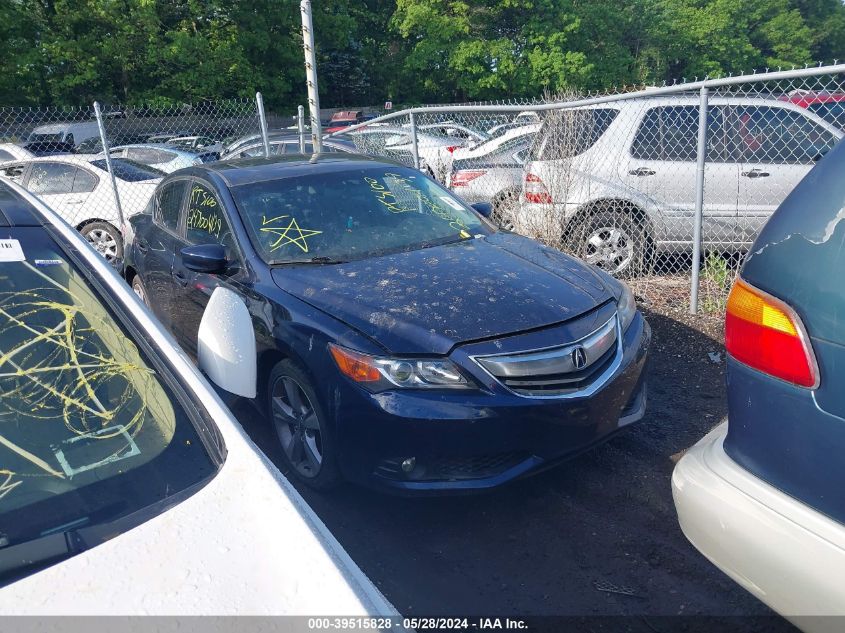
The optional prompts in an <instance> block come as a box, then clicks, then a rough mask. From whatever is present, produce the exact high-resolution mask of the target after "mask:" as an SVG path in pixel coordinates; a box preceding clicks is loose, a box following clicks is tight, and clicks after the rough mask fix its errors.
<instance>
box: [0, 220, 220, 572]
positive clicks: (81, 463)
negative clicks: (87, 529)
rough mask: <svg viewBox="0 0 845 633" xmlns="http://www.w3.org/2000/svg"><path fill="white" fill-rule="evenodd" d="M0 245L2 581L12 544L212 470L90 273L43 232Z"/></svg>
mask: <svg viewBox="0 0 845 633" xmlns="http://www.w3.org/2000/svg"><path fill="white" fill-rule="evenodd" d="M2 237H3V239H2V246H3V251H2V255H0V393H2V394H3V396H2V398H0V584H3V582H4V581H6V580H7V578H6V577H5V576H4V575H3V573H2V572H3V570H6V571H8V570H10V569H14V570H15V571H18V570H17V569H15V568H16V565H15V560H16V559H15V556H16V554H15V552H14V550H15V546H16V545H17V544H20V543H23V542H26V541H30V540H33V539H38V538H39V537H41V536H43V535H44V534H46V533H53V532H56V531H60V530H62V529H64V527H65V526H69V525H74V526H85V525H96V524H103V523H105V522H111V521H114V520H116V519H117V518H119V517H125V516H127V515H129V514H131V513H133V512H135V511H137V510H139V509H141V508H145V507H147V506H150V505H152V504H155V503H157V502H159V501H161V500H163V499H165V498H167V497H170V496H171V495H173V494H176V493H178V492H180V491H182V490H184V489H185V488H187V487H189V486H192V485H194V484H197V483H199V482H201V481H203V480H205V479H207V478H209V477H210V476H211V475H212V474H213V473H214V472H215V471H216V469H217V466H216V465H215V463H214V462H213V461H212V458H211V457H210V455H209V453H208V452H206V450H205V449H204V444H203V442H202V441H200V437H199V435H198V433H197V431H196V429H195V427H194V425H193V424H192V421H191V418H190V417H189V414H188V413H187V412H186V409H184V408H183V406H182V404H181V401H185V400H186V398H188V397H189V396H185V395H182V396H180V397H179V398H177V397H176V395H175V392H174V389H179V387H178V383H176V382H175V379H174V378H172V375H171V374H170V373H168V370H167V369H166V367H165V366H164V365H163V363H162V361H161V360H160V359H157V358H155V357H154V356H153V354H154V352H152V350H150V354H148V353H146V352H145V351H144V350H145V349H149V348H147V345H146V344H145V343H142V344H140V345H139V344H138V341H139V340H141V337H140V336H135V337H132V336H131V335H130V334H129V332H130V330H128V329H127V328H126V327H125V326H124V324H122V323H121V322H119V321H118V320H117V319H116V318H115V316H114V314H115V313H113V312H112V311H111V310H110V309H109V308H107V307H106V305H104V303H103V300H102V298H101V296H100V295H99V294H98V293H97V291H95V289H94V286H92V285H91V282H90V281H89V279H88V278H87V277H86V274H90V273H83V272H82V271H81V270H80V269H79V268H78V267H77V265H76V264H75V263H74V262H73V261H72V260H71V259H70V258H69V257H68V255H67V253H66V252H65V251H63V250H62V249H61V248H60V247H59V246H58V245H57V243H56V242H55V241H54V240H53V239H52V238H51V237H50V235H49V233H47V232H46V231H45V230H44V229H42V228H36V227H31V228H17V229H12V230H10V231H7V232H6V233H5V234H4V235H3V236H2ZM180 393H182V394H184V390H180ZM180 400H181V401H180ZM193 400H194V402H196V399H195V398H193ZM199 406H201V405H199ZM193 407H194V410H196V407H197V404H194V405H193ZM192 415H193V416H198V415H199V414H197V413H193V414H192ZM112 535H113V533H112V532H110V533H109V537H110V536H112ZM104 538H105V537H104ZM90 545H93V544H92V543H91V544H89V546H90ZM17 556H18V557H19V556H20V554H19V553H18V554H17ZM17 560H18V565H17V567H19V566H20V565H19V563H20V558H18V559H17Z"/></svg>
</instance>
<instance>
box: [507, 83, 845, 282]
mask: <svg viewBox="0 0 845 633" xmlns="http://www.w3.org/2000/svg"><path fill="white" fill-rule="evenodd" d="M697 136H698V100H697V99H696V98H693V97H671V98H664V97H659V98H644V99H631V100H628V101H623V102H619V103H616V104H613V105H600V106H592V107H588V108H578V109H573V110H568V111H563V112H560V113H556V114H555V115H553V116H547V117H546V119H545V121H544V123H543V128H542V130H541V131H540V132H539V134H538V139H537V143H535V146H534V148H533V149H532V155H531V160H530V162H529V163H528V165H527V166H526V170H525V178H524V183H523V190H522V193H521V194H520V212H519V213H518V216H517V219H518V221H517V225H518V226H521V227H522V229H521V230H528V231H531V228H532V222H534V223H536V222H538V221H544V219H545V218H548V217H549V216H550V215H552V216H553V217H554V221H555V222H556V223H561V224H562V225H563V239H564V241H565V242H566V243H567V246H568V248H569V249H571V251H572V252H574V253H575V254H577V255H579V256H581V257H583V258H584V259H585V260H586V261H588V262H589V263H592V264H595V265H597V266H600V267H602V268H604V269H605V270H607V271H608V272H610V273H612V274H631V273H636V272H637V271H639V270H641V269H642V268H644V267H645V263H646V262H647V260H648V259H649V258H650V256H651V254H653V253H654V252H678V251H680V252H686V251H689V250H691V249H692V236H693V216H694V210H695V198H696V188H695V183H696V167H697V166H696V156H697V153H696V152H697ZM841 137H842V132H841V131H840V130H838V129H836V128H835V127H834V126H832V125H830V124H829V123H828V122H826V121H824V120H823V119H822V118H820V117H818V116H816V115H815V114H812V113H811V112H808V111H807V110H806V109H804V108H801V107H798V106H796V105H793V104H791V103H785V102H782V101H778V100H774V99H772V100H768V99H755V98H740V97H714V98H712V99H711V100H710V109H709V118H708V138H709V141H708V148H707V161H706V164H705V168H704V169H705V173H704V187H705V189H704V214H703V225H702V240H703V242H704V244H705V245H706V246H707V247H708V248H712V249H720V250H725V251H728V250H740V251H743V250H745V249H747V248H748V246H749V245H750V244H751V242H752V241H753V240H754V238H755V237H756V235H757V233H758V232H759V230H760V228H761V227H762V226H763V224H765V222H766V220H768V218H769V216H770V215H771V214H772V212H773V211H774V210H775V208H777V206H778V205H779V204H780V202H781V201H782V200H783V199H784V198H785V197H786V195H787V194H788V193H789V192H790V191H792V189H793V188H794V187H795V185H796V184H798V182H799V181H800V180H801V179H802V178H803V177H804V176H805V175H806V174H807V172H808V171H809V170H810V168H811V167H812V166H813V164H814V163H815V161H816V160H818V159H819V158H820V157H821V156H823V155H824V154H825V153H826V152H827V151H829V150H830V148H832V147H833V146H834V144H836V142H837V141H839V139H840V138H841ZM549 210H551V211H552V212H553V213H551V214H550V213H549Z"/></svg>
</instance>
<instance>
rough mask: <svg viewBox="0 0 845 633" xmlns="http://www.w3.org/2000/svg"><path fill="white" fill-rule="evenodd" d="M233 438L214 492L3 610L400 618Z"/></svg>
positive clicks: (21, 592) (65, 566) (29, 588)
mask: <svg viewBox="0 0 845 633" xmlns="http://www.w3.org/2000/svg"><path fill="white" fill-rule="evenodd" d="M221 426H225V424H224V425H221ZM226 435H230V437H227V438H226V443H227V448H228V450H229V455H228V457H227V458H226V462H225V464H224V466H223V468H222V469H221V470H220V472H219V473H218V474H217V476H216V477H214V479H212V480H211V482H209V483H208V485H206V486H205V487H204V488H202V489H201V490H200V491H199V492H197V493H196V494H194V495H193V496H192V497H190V498H188V499H187V500H185V501H183V502H182V503H180V504H178V505H177V506H175V507H173V508H172V509H170V510H168V511H166V512H164V513H163V514H161V515H159V516H157V517H155V518H153V519H151V520H149V521H147V522H145V523H143V524H141V525H140V526H138V527H136V528H134V529H132V530H129V531H128V532H126V533H123V534H121V535H119V536H117V537H115V538H113V539H111V540H110V541H107V542H106V543H103V544H102V545H99V546H97V547H94V548H92V549H91V550H89V551H87V552H83V553H82V554H79V555H77V556H75V557H73V558H70V559H68V560H67V561H64V562H61V563H59V564H56V565H53V566H52V567H48V568H47V569H45V570H43V571H40V572H38V573H36V574H33V575H31V576H28V577H26V578H24V579H22V580H19V581H17V582H15V583H12V584H11V585H8V586H6V587H5V588H3V589H0V613H2V614H4V615H42V616H43V615H77V614H78V615H83V614H84V615H145V614H149V615H199V614H202V615H282V614H285V615H329V614H334V615H356V614H380V615H396V611H395V610H394V609H393V607H392V606H391V605H390V603H389V602H387V600H386V599H385V598H384V597H383V596H382V595H381V594H380V593H379V591H378V590H377V589H376V588H375V586H374V585H373V584H372V583H371V582H370V581H369V579H367V577H366V576H365V575H364V574H363V573H362V572H361V570H360V569H359V568H358V567H357V565H355V563H354V562H352V560H351V559H350V558H349V556H348V554H346V552H345V551H344V550H343V549H342V548H341V546H340V545H339V543H338V542H337V541H336V540H335V539H334V537H333V536H331V534H330V533H329V532H328V530H327V529H326V527H325V525H323V523H322V522H321V521H320V520H319V519H318V518H317V517H316V515H315V514H314V513H313V511H312V510H311V509H310V508H309V507H308V505H307V504H306V503H305V501H304V500H303V499H302V497H301V496H300V495H299V493H297V492H296V490H294V489H293V487H292V486H291V485H290V483H288V481H287V480H286V479H284V477H283V476H282V475H281V473H279V472H278V470H276V469H275V467H274V466H273V465H272V464H270V463H269V462H267V461H266V458H263V456H261V455H260V454H258V453H257V452H256V451H257V449H256V448H255V447H254V446H250V444H251V442H250V441H249V440H248V439H246V438H243V437H233V436H231V434H228V433H226Z"/></svg>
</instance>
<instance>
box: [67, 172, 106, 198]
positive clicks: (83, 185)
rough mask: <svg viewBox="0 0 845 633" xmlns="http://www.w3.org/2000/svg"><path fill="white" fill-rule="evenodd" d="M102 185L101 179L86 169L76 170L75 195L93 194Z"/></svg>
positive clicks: (74, 180)
mask: <svg viewBox="0 0 845 633" xmlns="http://www.w3.org/2000/svg"><path fill="white" fill-rule="evenodd" d="M98 184H100V179H99V178H97V177H96V176H95V175H94V174H92V173H90V172H89V171H87V170H85V169H77V170H76V178H74V179H73V193H91V192H92V191H94V189H96V188H97V185H98Z"/></svg>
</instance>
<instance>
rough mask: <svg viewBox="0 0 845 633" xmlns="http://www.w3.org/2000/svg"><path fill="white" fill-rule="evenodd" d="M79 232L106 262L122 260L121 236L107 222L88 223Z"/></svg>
mask: <svg viewBox="0 0 845 633" xmlns="http://www.w3.org/2000/svg"><path fill="white" fill-rule="evenodd" d="M79 232H80V233H81V234H82V236H83V237H84V238H85V239H86V240H88V243H89V244H91V246H93V247H94V249H95V250H96V251H97V252H98V253H99V254H100V255H102V256H103V257H105V258H106V261H107V262H109V263H111V262H113V261H115V260H121V259H123V236H122V235H121V234H120V231H118V230H117V227H115V226H113V225H111V224H109V223H108V222H100V221H97V222H89V223H88V224H86V225H85V226H83V227H81V228H80V229H79Z"/></svg>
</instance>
